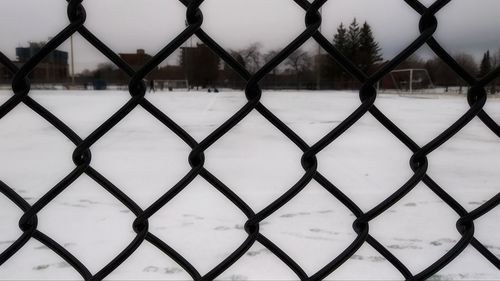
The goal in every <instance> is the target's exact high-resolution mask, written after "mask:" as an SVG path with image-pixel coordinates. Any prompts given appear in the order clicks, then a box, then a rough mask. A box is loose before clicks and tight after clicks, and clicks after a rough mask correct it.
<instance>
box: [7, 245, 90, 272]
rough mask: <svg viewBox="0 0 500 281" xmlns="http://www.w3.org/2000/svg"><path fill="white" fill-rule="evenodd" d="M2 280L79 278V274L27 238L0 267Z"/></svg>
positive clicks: (55, 255) (45, 248)
mask: <svg viewBox="0 0 500 281" xmlns="http://www.w3.org/2000/svg"><path fill="white" fill-rule="evenodd" d="M0 279H2V280H35V279H36V280H61V281H63V280H80V279H81V276H80V275H79V274H78V272H77V271H76V270H74V269H73V268H72V267H71V266H70V265H69V264H68V263H67V262H65V261H64V260H63V259H62V258H61V257H59V256H58V255H57V254H56V253H54V252H52V251H51V250H49V249H47V247H46V246H45V245H44V244H42V243H40V242H38V241H36V240H35V239H31V240H29V241H28V242H27V243H26V245H25V246H24V247H22V248H21V249H20V250H19V252H17V253H16V254H15V255H13V256H12V257H11V258H10V259H9V260H7V261H6V262H5V263H4V264H2V266H1V267H0Z"/></svg>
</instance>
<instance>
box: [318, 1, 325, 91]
mask: <svg viewBox="0 0 500 281" xmlns="http://www.w3.org/2000/svg"><path fill="white" fill-rule="evenodd" d="M319 14H320V15H323V7H321V8H320V9H319ZM321 26H322V25H320V26H319V29H318V31H319V32H320V33H321ZM316 90H321V45H320V44H319V43H318V53H317V55H316Z"/></svg>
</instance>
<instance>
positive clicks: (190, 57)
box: [85, 18, 500, 92]
mask: <svg viewBox="0 0 500 281" xmlns="http://www.w3.org/2000/svg"><path fill="white" fill-rule="evenodd" d="M331 42H332V44H333V45H334V46H335V48H336V49H337V50H338V51H340V52H341V53H342V54H343V55H344V56H345V57H346V58H348V59H349V60H350V61H351V62H352V63H353V64H354V65H355V66H357V67H358V68H359V69H360V70H362V71H363V72H365V73H366V74H372V73H374V72H375V71H376V70H377V69H379V68H380V67H381V66H382V65H383V64H385V63H387V61H384V59H383V57H382V49H381V48H380V46H379V43H378V42H377V40H376V39H375V36H374V34H373V30H372V27H371V26H370V24H369V23H368V22H363V23H362V24H360V23H359V22H358V21H357V20H356V19H355V18H354V19H353V20H352V21H351V22H350V23H349V24H348V25H346V24H344V23H340V24H339V26H338V27H337V29H336V32H335V33H334V34H333V39H332V41H331ZM278 52H279V50H268V51H264V48H263V47H262V45H261V44H260V43H253V44H251V45H249V46H248V47H246V48H242V49H238V50H229V53H230V54H231V55H232V56H233V58H234V59H235V60H236V61H238V62H239V63H240V64H241V65H242V66H243V67H245V69H247V70H248V71H249V72H250V73H255V72H256V71H257V70H259V69H260V68H261V67H262V66H263V65H264V64H266V63H267V62H269V61H270V60H271V59H272V58H273V57H275V56H276V54H277V53H278ZM453 57H454V59H455V60H456V61H457V62H458V64H460V65H461V66H462V67H463V68H464V69H465V70H467V71H468V72H469V73H471V74H473V75H474V76H477V77H483V76H485V75H486V74H487V73H489V72H490V71H492V70H493V69H494V68H496V67H499V66H500V51H497V52H496V53H490V51H487V52H486V53H485V54H484V56H483V59H482V61H481V62H479V63H478V62H476V61H475V59H474V57H473V56H472V55H470V54H466V53H458V54H455V55H453ZM397 68H398V69H405V68H411V69H426V70H427V71H428V73H429V75H430V78H431V80H432V82H433V84H434V85H437V86H441V87H445V88H448V87H454V86H458V87H463V86H465V85H466V83H465V82H464V81H462V80H461V79H460V78H459V77H458V76H457V75H456V74H455V73H454V72H453V71H452V70H451V69H450V68H449V67H448V65H447V64H445V63H444V62H443V61H442V60H441V59H439V58H438V57H431V58H422V57H419V56H418V55H412V56H411V57H410V58H408V59H407V60H405V61H404V62H403V63H402V64H400V65H399V66H398V67H397ZM85 75H86V76H88V77H93V78H98V79H108V80H113V81H122V82H123V83H126V82H127V77H126V76H125V75H123V73H121V71H120V70H118V69H116V67H113V66H110V65H107V64H106V65H101V66H100V67H99V68H98V69H96V70H94V71H87V72H86V73H85ZM147 79H153V80H184V79H185V80H186V81H188V84H189V85H190V86H191V87H196V88H200V87H201V88H206V87H227V88H239V89H241V88H243V87H245V85H246V82H245V81H244V79H243V78H241V77H240V76H239V75H238V73H236V72H235V71H234V70H233V69H232V68H231V67H230V66H229V65H228V64H227V63H225V62H223V61H222V60H221V59H220V58H219V57H218V56H217V55H215V54H214V53H213V52H212V51H211V50H210V48H209V47H207V46H205V45H204V44H201V43H197V44H196V45H195V46H185V47H183V48H181V53H180V55H179V63H178V65H170V66H166V67H165V66H164V67H159V68H157V69H155V70H154V71H153V72H152V73H150V75H149V76H148V77H147ZM260 84H261V86H262V87H264V88H276V89H357V88H359V86H360V84H359V82H358V81H357V80H355V79H354V78H353V77H352V76H351V75H350V74H348V73H347V72H346V71H345V70H344V69H343V68H342V67H341V66H340V65H338V64H337V63H336V61H335V60H334V59H333V58H332V57H331V56H330V55H329V54H327V53H326V52H324V51H323V52H320V53H317V52H314V51H311V50H306V49H303V48H300V49H298V50H296V51H295V52H293V53H292V54H291V55H290V56H289V57H288V58H287V59H286V60H285V61H284V62H283V63H282V64H281V65H279V66H278V67H276V68H275V69H273V71H272V72H271V73H269V74H268V75H266V77H265V78H264V79H263V80H262V81H261V83H260ZM495 91H496V82H495V83H492V85H491V92H495Z"/></svg>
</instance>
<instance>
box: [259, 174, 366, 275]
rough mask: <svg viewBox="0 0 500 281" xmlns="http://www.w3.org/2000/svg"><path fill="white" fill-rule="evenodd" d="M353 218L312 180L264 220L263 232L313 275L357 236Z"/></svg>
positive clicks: (262, 224)
mask: <svg viewBox="0 0 500 281" xmlns="http://www.w3.org/2000/svg"><path fill="white" fill-rule="evenodd" d="M354 220H355V217H354V215H353V214H352V213H351V212H350V211H349V210H348V209H347V208H346V207H345V206H344V205H342V203H340V202H339V201H338V200H337V199H336V198H335V197H333V196H332V195H331V194H330V193H329V192H328V191H326V190H325V189H324V188H323V187H322V186H321V185H319V184H318V183H316V182H315V181H313V182H311V183H309V184H308V185H307V186H306V187H305V188H304V190H302V191H301V192H300V193H299V194H298V195H297V196H296V197H294V198H293V199H292V200H291V201H290V202H288V203H287V204H285V205H284V206H283V207H282V208H280V209H279V210H278V211H276V212H275V213H273V214H272V215H271V216H270V217H269V218H267V219H266V220H264V221H263V223H261V233H262V234H263V235H265V236H266V237H267V238H268V239H269V240H271V241H272V242H273V243H275V244H276V245H277V246H278V247H280V248H281V249H282V250H283V251H284V252H285V253H287V254H288V255H289V256H290V257H291V258H292V259H293V260H295V261H296V262H297V263H298V264H299V266H301V267H302V268H303V269H304V271H305V272H306V273H307V274H308V275H309V276H311V275H313V274H314V273H316V272H317V271H319V270H320V269H321V268H322V267H324V266H325V265H326V264H328V263H329V262H331V261H332V260H333V259H334V258H335V257H336V256H337V255H339V254H340V253H341V252H342V251H344V250H345V249H346V248H347V247H348V246H349V245H350V244H351V243H352V241H353V240H354V239H355V238H356V236H357V235H356V233H355V232H354V230H353V229H352V222H353V221H354ZM269 254H272V253H269Z"/></svg>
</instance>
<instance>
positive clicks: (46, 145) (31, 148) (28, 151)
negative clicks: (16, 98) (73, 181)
mask: <svg viewBox="0 0 500 281" xmlns="http://www.w3.org/2000/svg"><path fill="white" fill-rule="evenodd" d="M73 150H74V145H73V144H72V143H71V142H70V141H69V140H68V139H67V138H66V137H65V136H64V135H63V134H62V133H60V132H59V131H58V130H57V129H56V128H55V127H53V126H52V125H51V124H49V123H48V122H47V121H46V120H44V119H42V118H41V117H40V116H39V115H37V114H36V113H34V112H33V111H32V110H31V109H30V108H28V107H27V106H26V105H24V104H20V105H18V106H17V107H16V108H14V109H13V110H12V111H11V112H10V113H9V114H7V115H6V116H5V117H4V118H2V119H0V155H2V157H0V177H1V178H2V180H3V181H5V182H6V183H7V184H8V185H9V186H10V187H11V188H13V189H14V190H15V191H17V192H22V196H23V197H24V198H25V200H26V201H28V202H29V203H34V202H35V201H36V200H37V199H38V198H40V197H41V196H42V195H43V194H45V192H47V191H48V190H49V189H50V188H52V187H53V186H54V185H55V184H57V183H58V182H59V181H60V180H61V179H62V178H63V177H65V176H66V175H67V174H68V173H69V172H71V170H73V169H74V164H73V163H72V161H71V154H72V152H73Z"/></svg>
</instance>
